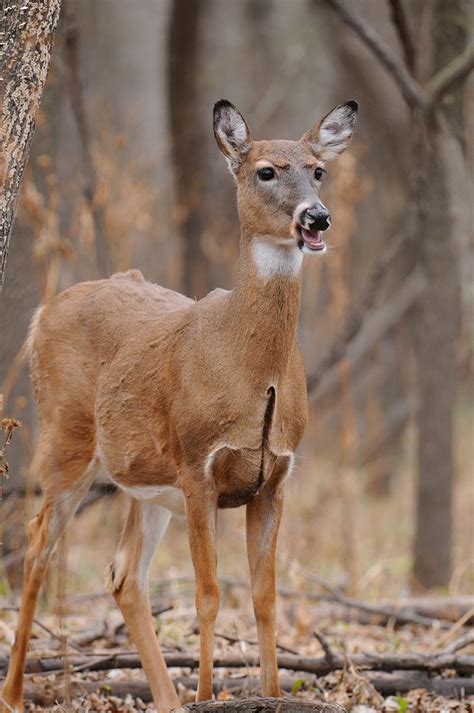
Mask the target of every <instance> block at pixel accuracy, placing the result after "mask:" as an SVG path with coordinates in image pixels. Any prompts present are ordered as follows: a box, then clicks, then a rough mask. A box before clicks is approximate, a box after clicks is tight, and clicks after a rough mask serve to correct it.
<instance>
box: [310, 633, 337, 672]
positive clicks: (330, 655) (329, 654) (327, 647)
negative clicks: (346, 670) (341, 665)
mask: <svg viewBox="0 0 474 713" xmlns="http://www.w3.org/2000/svg"><path fill="white" fill-rule="evenodd" d="M313 636H314V637H315V638H316V639H317V640H318V641H319V643H320V644H321V647H322V649H323V651H324V655H325V657H326V658H327V660H328V662H329V663H330V664H332V663H334V659H335V654H334V652H333V650H332V649H331V644H330V643H329V641H328V640H327V639H326V637H325V636H324V634H323V632H322V631H320V630H319V629H315V630H314V631H313Z"/></svg>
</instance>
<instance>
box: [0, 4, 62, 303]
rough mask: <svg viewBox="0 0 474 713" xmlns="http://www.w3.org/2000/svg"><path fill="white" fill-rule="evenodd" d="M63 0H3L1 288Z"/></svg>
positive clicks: (0, 212) (0, 96) (0, 208)
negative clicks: (20, 0) (15, 0)
mask: <svg viewBox="0 0 474 713" xmlns="http://www.w3.org/2000/svg"><path fill="white" fill-rule="evenodd" d="M59 6H60V0H36V1H35V2H31V3H26V4H25V5H23V4H22V3H15V4H13V3H10V4H9V5H7V4H4V7H3V11H2V22H1V26H2V28H4V30H3V32H4V35H3V38H2V39H3V40H4V44H3V49H2V52H1V66H2V79H1V80H0V101H1V105H2V106H1V117H0V127H1V154H0V289H1V288H2V286H3V281H4V274H5V267H6V261H7V255H8V246H9V242H10V236H11V232H12V227H13V221H14V218H15V212H16V207H17V202H18V194H19V190H20V185H21V179H22V176H23V171H24V168H25V164H26V161H27V159H28V154H29V151H30V145H31V139H32V137H33V133H34V129H35V115H36V111H37V109H38V106H39V103H40V99H41V94H42V91H43V86H44V83H45V80H46V75H47V73H48V67H49V59H50V53H51V44H52V40H53V34H54V30H55V29H56V25H57V21H58V16H59Z"/></svg>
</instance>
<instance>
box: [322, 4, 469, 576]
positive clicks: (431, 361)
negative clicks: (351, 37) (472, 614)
mask: <svg viewBox="0 0 474 713" xmlns="http://www.w3.org/2000/svg"><path fill="white" fill-rule="evenodd" d="M326 3H327V5H329V6H330V7H331V8H332V9H333V10H334V11H335V12H336V13H337V15H338V16H339V17H340V19H341V20H342V21H343V22H344V23H345V24H346V25H348V26H349V27H350V28H351V29H352V30H353V31H354V32H355V33H356V34H357V35H358V37H359V38H360V40H361V41H362V42H363V43H364V44H365V45H366V46H367V47H368V48H369V49H370V50H371V51H372V53H373V54H374V55H375V57H377V59H378V60H379V62H380V63H381V64H382V65H383V66H384V67H385V69H386V70H387V71H388V72H389V73H390V74H391V76H392V78H393V79H394V81H395V82H396V84H397V85H398V87H399V89H400V91H401V93H402V96H403V98H404V99H405V101H406V103H407V105H408V107H409V108H410V110H411V117H412V123H411V136H412V139H411V141H412V154H411V155H412V157H413V166H412V183H411V188H410V195H409V204H408V206H407V210H406V213H405V215H404V216H403V220H404V223H405V226H406V231H407V232H408V233H409V238H410V245H409V250H410V251H411V252H412V255H413V267H415V265H417V266H418V267H419V269H421V270H422V271H423V273H424V276H425V278H426V289H425V290H424V291H423V293H422V294H421V296H420V298H419V303H418V309H417V312H416V318H415V322H414V329H413V332H414V340H413V341H414V352H415V358H416V365H417V373H418V384H419V392H420V393H419V400H420V403H419V409H418V412H417V425H418V451H417V456H418V481H417V517H416V535H415V562H414V579H415V582H416V584H418V585H419V586H422V587H431V586H435V585H446V584H447V583H448V581H449V577H450V572H451V554H452V488H453V473H454V464H453V411H454V404H455V394H456V382H457V373H456V339H457V337H458V334H459V319H460V278H459V269H458V265H457V261H456V239H455V235H454V234H453V229H452V217H451V204H452V198H451V196H450V190H449V185H448V183H447V177H448V176H449V174H450V166H449V165H448V164H449V160H450V159H449V152H448V150H447V146H448V142H449V141H450V140H452V139H453V133H452V132H453V130H452V127H451V125H450V122H449V121H448V119H447V117H446V113H445V110H444V107H443V99H444V98H445V97H446V95H447V94H449V93H451V92H452V91H453V90H454V89H455V88H456V87H458V86H459V85H460V84H461V83H462V82H463V80H465V79H466V77H467V76H468V75H469V74H470V72H471V71H472V69H473V67H474V43H473V40H472V39H471V38H468V42H467V44H466V49H465V50H464V51H463V52H462V53H461V54H460V55H459V56H457V57H455V58H454V59H451V60H450V61H447V62H446V60H444V62H445V63H444V64H443V66H442V67H441V68H440V69H437V66H436V65H437V64H438V63H439V59H438V57H437V58H435V57H434V56H433V47H432V46H428V47H426V46H425V47H423V43H421V44H422V49H421V50H418V52H416V51H415V49H414V44H413V42H412V40H411V36H412V32H413V27H412V26H413V24H414V18H412V17H407V16H406V14H405V10H404V6H403V4H402V3H401V2H390V6H391V11H392V15H391V16H392V20H393V22H394V25H395V28H396V30H397V33H398V37H399V40H400V43H401V46H402V48H403V56H404V61H403V60H401V59H400V58H399V56H398V55H397V53H396V52H394V51H393V50H392V48H391V47H390V46H389V45H387V44H386V43H385V42H384V40H383V39H382V38H381V37H379V35H378V34H377V33H376V31H375V30H374V28H373V27H371V26H370V25H369V24H368V23H367V22H366V20H365V19H363V18H361V17H360V16H359V15H357V14H356V13H355V11H354V10H353V9H352V7H351V6H350V5H349V4H348V3H347V2H344V0H326ZM427 6H428V7H431V8H432V9H433V12H432V14H431V18H430V23H429V24H430V27H429V28H428V31H427V32H426V36H427V37H430V36H432V35H433V34H434V35H435V36H436V37H440V38H442V37H443V33H444V29H445V23H446V17H445V16H444V15H442V12H441V8H440V6H439V3H438V4H436V3H428V4H427ZM454 6H455V7H454ZM453 8H454V9H455V11H456V12H461V8H460V5H459V4H458V3H454V4H453ZM442 23H444V24H443V31H441V29H442V28H441V25H442ZM425 24H426V23H425ZM425 44H426V43H425ZM437 59H438V62H436V60H437ZM421 64H422V65H423V73H424V74H427V75H428V77H429V78H428V79H427V80H426V81H424V82H422V77H420V74H421V70H420V65H421ZM414 68H416V69H414ZM436 70H437V71H436Z"/></svg>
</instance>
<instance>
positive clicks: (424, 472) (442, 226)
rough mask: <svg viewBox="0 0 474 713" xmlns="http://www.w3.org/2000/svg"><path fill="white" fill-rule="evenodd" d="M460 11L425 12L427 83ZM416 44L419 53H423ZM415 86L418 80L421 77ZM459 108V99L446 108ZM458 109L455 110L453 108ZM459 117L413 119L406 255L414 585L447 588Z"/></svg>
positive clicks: (454, 43) (443, 57) (450, 43)
mask: <svg viewBox="0 0 474 713" xmlns="http://www.w3.org/2000/svg"><path fill="white" fill-rule="evenodd" d="M463 9H465V8H464V3H463V2H462V0H456V1H454V2H451V3H450V4H449V5H447V4H446V3H442V2H437V3H435V4H434V5H433V6H432V7H430V6H428V15H427V16H426V17H429V20H428V22H431V26H430V25H429V24H426V21H425V28H426V41H425V42H424V43H423V41H421V49H420V55H419V67H418V71H419V72H420V71H421V72H423V71H424V72H426V73H427V74H429V75H433V74H434V73H435V72H436V70H438V69H439V68H440V67H442V66H445V65H446V63H447V61H449V60H450V59H451V58H452V55H453V53H454V54H456V52H457V51H458V50H457V47H459V46H460V44H462V42H463V40H464V38H463V37H462V36H461V37H460V36H459V33H461V35H463V34H464V32H463V30H462V29H461V26H462V25H461V23H460V19H461V18H462V16H463ZM423 44H425V45H426V46H425V47H424V49H423ZM422 79H423V77H422ZM453 102H454V103H455V104H458V105H459V97H458V96H457V95H456V94H454V95H452V96H451V103H453ZM458 108H460V107H458ZM461 114H462V113H461V111H459V112H457V113H456V112H454V115H453V111H452V110H450V109H449V106H448V108H447V109H445V107H443V106H436V107H434V109H433V112H432V113H431V114H429V113H428V114H427V113H426V112H425V113H419V114H416V115H415V116H414V142H415V146H414V151H413V156H414V157H415V158H414V160H415V161H416V164H417V165H418V167H419V168H418V170H419V181H418V190H417V192H418V196H416V195H415V196H414V199H415V200H417V211H418V212H417V218H416V220H417V229H416V237H415V244H414V246H413V249H414V250H416V251H417V257H418V261H419V264H420V267H421V268H422V270H423V272H424V275H425V277H426V282H427V285H426V289H425V291H424V292H423V294H422V296H421V298H420V301H419V303H418V308H417V310H416V311H415V314H414V324H413V329H414V351H415V361H416V369H417V381H418V388H419V410H418V413H417V432H418V446H417V461H418V479H417V489H416V530H415V546H414V570H413V575H414V584H415V587H417V588H418V589H426V588H430V587H436V586H447V585H448V584H449V580H450V577H451V570H452V549H453V488H454V453H453V447H454V409H455V403H456V385H457V380H458V359H457V342H458V339H459V332H460V318H461V281H460V272H459V266H458V264H457V257H456V256H457V237H456V235H455V234H454V226H455V224H456V223H455V219H454V215H453V199H452V195H451V192H452V186H451V184H450V180H449V177H450V174H451V170H450V165H449V155H448V153H449V152H448V150H447V143H449V141H450V140H456V139H455V133H456V129H457V124H458V122H459V117H460V116H461Z"/></svg>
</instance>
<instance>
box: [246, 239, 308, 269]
mask: <svg viewBox="0 0 474 713" xmlns="http://www.w3.org/2000/svg"><path fill="white" fill-rule="evenodd" d="M252 257H253V260H254V262H255V265H256V266H257V270H258V274H259V276H260V277H263V278H264V279H268V278H270V277H274V276H276V275H282V276H285V277H296V275H297V274H298V273H299V271H300V270H301V265H302V263H303V253H302V252H301V250H300V249H299V248H298V246H297V245H281V244H280V245H278V244H277V245H275V244H272V243H268V242H265V241H264V240H258V238H257V239H255V240H254V241H253V244H252Z"/></svg>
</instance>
